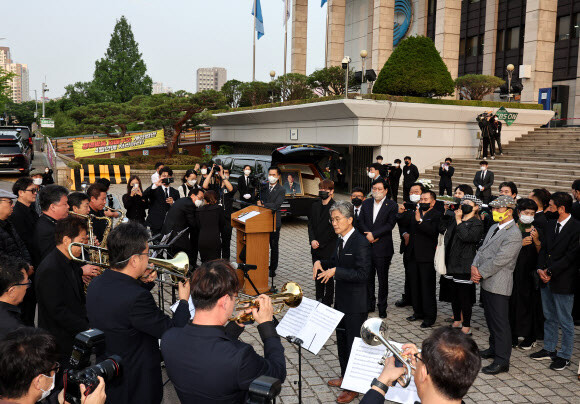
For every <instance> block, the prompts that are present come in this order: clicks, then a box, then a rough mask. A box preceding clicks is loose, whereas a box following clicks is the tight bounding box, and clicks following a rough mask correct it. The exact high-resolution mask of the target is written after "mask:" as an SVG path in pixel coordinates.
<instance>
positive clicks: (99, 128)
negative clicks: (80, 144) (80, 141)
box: [69, 102, 143, 137]
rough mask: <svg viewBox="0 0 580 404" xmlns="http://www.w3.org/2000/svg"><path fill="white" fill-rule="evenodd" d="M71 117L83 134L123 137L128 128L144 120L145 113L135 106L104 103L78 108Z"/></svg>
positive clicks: (71, 113) (72, 112)
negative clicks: (97, 133)
mask: <svg viewBox="0 0 580 404" xmlns="http://www.w3.org/2000/svg"><path fill="white" fill-rule="evenodd" d="M69 116H70V117H71V118H73V119H74V120H76V121H77V122H78V124H79V130H80V131H81V132H83V133H90V132H102V133H105V134H106V135H107V136H110V137H123V136H125V135H126V134H127V126H128V125H129V124H131V123H133V122H137V121H139V120H140V119H141V118H143V111H142V109H141V108H139V107H138V106H135V105H129V104H118V103H114V102H104V103H100V104H93V105H86V106H83V107H77V108H75V109H73V110H71V111H69Z"/></svg>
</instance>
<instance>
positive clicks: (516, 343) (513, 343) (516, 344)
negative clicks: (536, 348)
mask: <svg viewBox="0 0 580 404" xmlns="http://www.w3.org/2000/svg"><path fill="white" fill-rule="evenodd" d="M519 343H520V340H519V338H518V337H512V348H517V346H518V344H519Z"/></svg>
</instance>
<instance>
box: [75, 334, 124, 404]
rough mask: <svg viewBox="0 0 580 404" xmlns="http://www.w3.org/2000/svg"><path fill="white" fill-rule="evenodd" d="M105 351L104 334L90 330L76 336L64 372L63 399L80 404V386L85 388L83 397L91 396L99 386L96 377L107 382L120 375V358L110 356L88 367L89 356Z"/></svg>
mask: <svg viewBox="0 0 580 404" xmlns="http://www.w3.org/2000/svg"><path fill="white" fill-rule="evenodd" d="M104 351H105V334H104V333H103V332H102V331H100V330H97V329H90V330H87V331H83V332H80V333H78V334H77V336H76V337H75V340H74V346H73V351H72V354H71V357H70V359H69V369H67V370H65V372H64V378H65V382H64V388H65V399H66V401H67V402H69V403H72V404H77V403H81V391H80V385H81V384H84V385H85V387H86V390H85V396H88V395H89V394H91V393H92V392H93V391H94V390H95V388H96V387H97V386H98V385H99V379H98V377H99V376H101V377H102V378H103V379H104V380H105V382H109V381H111V380H113V379H115V378H116V377H118V376H119V374H120V373H121V358H120V357H119V356H117V355H111V356H110V357H108V358H107V359H105V360H103V361H102V362H99V363H96V364H95V365H92V366H90V363H91V355H93V354H95V355H96V356H99V355H102V354H103V353H104Z"/></svg>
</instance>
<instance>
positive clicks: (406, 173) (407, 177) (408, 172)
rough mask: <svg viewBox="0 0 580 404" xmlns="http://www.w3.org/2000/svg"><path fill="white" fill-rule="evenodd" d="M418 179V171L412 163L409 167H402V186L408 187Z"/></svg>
mask: <svg viewBox="0 0 580 404" xmlns="http://www.w3.org/2000/svg"><path fill="white" fill-rule="evenodd" d="M418 178H419V169H418V168H417V166H416V165H415V164H413V163H411V164H410V165H409V166H406V165H405V166H403V186H404V187H410V186H411V185H413V183H415V182H417V179H418Z"/></svg>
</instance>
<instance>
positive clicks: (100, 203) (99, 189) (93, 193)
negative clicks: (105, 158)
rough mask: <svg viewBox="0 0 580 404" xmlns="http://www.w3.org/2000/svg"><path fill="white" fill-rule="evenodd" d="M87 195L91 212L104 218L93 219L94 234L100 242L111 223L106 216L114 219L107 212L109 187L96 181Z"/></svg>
mask: <svg viewBox="0 0 580 404" xmlns="http://www.w3.org/2000/svg"><path fill="white" fill-rule="evenodd" d="M87 195H88V197H89V213H90V214H91V215H93V216H95V217H100V218H102V219H94V220H93V234H94V235H95V238H96V239H97V240H98V241H99V243H101V242H102V241H103V236H104V235H105V231H106V229H107V226H108V223H109V222H108V220H107V219H106V218H109V220H113V218H112V217H110V216H107V214H106V212H105V206H107V187H106V186H105V185H104V184H103V183H101V182H95V183H94V184H92V185H91V186H90V187H89V188H88V189H87ZM111 226H112V224H111Z"/></svg>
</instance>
